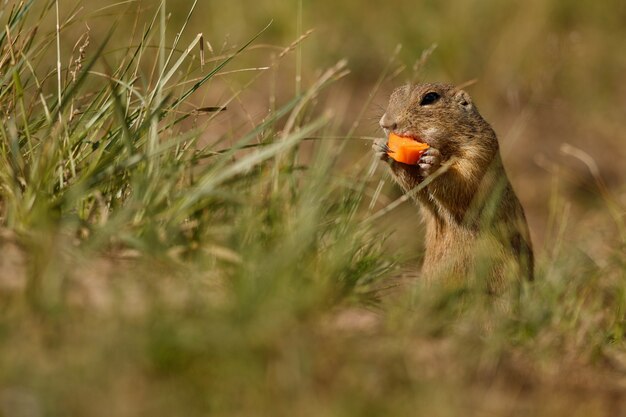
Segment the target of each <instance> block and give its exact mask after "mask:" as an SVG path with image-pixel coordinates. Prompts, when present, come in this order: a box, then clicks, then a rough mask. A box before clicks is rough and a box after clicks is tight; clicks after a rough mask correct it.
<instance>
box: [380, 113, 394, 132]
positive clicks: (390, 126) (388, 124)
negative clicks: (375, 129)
mask: <svg viewBox="0 0 626 417" xmlns="http://www.w3.org/2000/svg"><path fill="white" fill-rule="evenodd" d="M378 123H379V124H380V127H382V128H383V129H384V130H396V129H397V127H398V123H396V122H394V121H392V120H389V119H388V118H387V113H385V114H383V117H381V118H380V122H378Z"/></svg>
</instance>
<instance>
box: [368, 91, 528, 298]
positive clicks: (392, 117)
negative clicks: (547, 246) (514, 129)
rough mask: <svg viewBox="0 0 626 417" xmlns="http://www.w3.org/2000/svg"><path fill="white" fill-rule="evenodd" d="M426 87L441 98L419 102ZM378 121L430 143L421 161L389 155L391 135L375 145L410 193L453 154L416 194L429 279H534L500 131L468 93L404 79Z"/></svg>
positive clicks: (495, 284)
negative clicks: (406, 83) (445, 167)
mask: <svg viewBox="0 0 626 417" xmlns="http://www.w3.org/2000/svg"><path fill="white" fill-rule="evenodd" d="M428 93H436V94H437V95H438V96H439V98H438V99H436V100H435V101H434V102H432V103H430V104H424V105H422V104H421V103H422V100H423V98H424V97H425V96H426V95H427V94H428ZM431 97H432V96H431ZM380 124H381V126H382V127H383V129H384V130H385V132H386V133H387V134H388V133H389V131H394V132H395V133H397V134H400V135H408V136H413V137H414V138H416V140H419V141H422V142H426V143H427V144H428V145H430V149H429V150H428V151H427V152H426V153H425V154H424V155H423V156H422V159H421V160H420V162H419V164H418V165H416V166H412V165H406V164H402V163H398V162H395V161H393V160H392V159H391V158H388V156H387V154H386V152H385V150H386V149H385V147H386V139H385V140H382V141H377V143H376V144H375V145H374V147H375V150H376V151H378V152H379V155H380V156H381V159H384V160H386V161H388V162H389V164H390V167H391V171H392V173H393V176H394V178H395V179H396V181H397V182H398V183H399V185H400V186H401V187H402V188H403V189H404V190H405V192H408V191H410V190H412V189H413V188H415V187H416V186H417V185H418V184H420V183H421V182H422V181H423V180H424V179H425V178H427V177H428V176H429V175H433V174H435V175H437V174H436V172H437V169H439V168H440V167H441V164H442V163H444V164H445V163H446V162H447V161H448V162H449V163H450V161H451V163H450V165H449V167H448V170H447V171H445V172H444V173H443V174H441V175H440V176H438V177H435V178H434V179H433V180H432V182H431V183H430V184H428V185H427V186H426V187H425V188H424V189H422V190H421V191H420V192H419V193H417V194H416V196H415V199H416V200H417V201H418V202H419V203H420V205H421V207H422V213H423V217H424V219H425V222H426V254H425V258H424V265H423V267H422V274H423V275H424V276H425V277H426V278H427V279H440V278H442V277H445V279H451V280H454V281H463V280H465V279H469V278H476V279H480V280H481V282H485V284H486V286H487V288H488V290H489V291H494V292H499V291H501V290H502V289H504V288H506V287H508V285H507V284H508V283H510V282H511V281H512V277H524V278H526V279H529V280H532V279H533V251H532V246H531V241H530V235H529V232H528V226H527V223H526V218H525V216H524V210H523V208H522V206H521V204H520V202H519V200H518V198H517V196H516V195H515V192H514V191H513V188H512V187H511V184H510V182H509V180H508V178H507V176H506V172H505V170H504V167H503V165H502V160H501V158H500V152H499V146H498V139H497V137H496V134H495V133H494V131H493V129H492V128H491V126H489V124H488V123H487V122H486V121H485V120H484V119H483V118H482V117H481V115H480V113H479V112H478V109H477V108H476V106H475V105H474V104H473V103H472V100H471V98H470V97H469V95H468V94H467V93H466V92H465V91H463V90H458V89H456V88H455V87H454V86H451V85H445V84H422V85H417V86H404V87H401V88H399V89H397V90H395V91H394V92H393V94H392V95H391V99H390V101H389V106H388V108H387V111H386V113H385V114H384V115H383V117H382V118H381V121H380Z"/></svg>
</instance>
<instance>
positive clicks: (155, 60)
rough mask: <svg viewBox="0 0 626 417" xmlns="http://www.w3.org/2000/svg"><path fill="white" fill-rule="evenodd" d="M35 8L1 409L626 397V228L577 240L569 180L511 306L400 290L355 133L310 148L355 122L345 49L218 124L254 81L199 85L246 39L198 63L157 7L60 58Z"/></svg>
mask: <svg viewBox="0 0 626 417" xmlns="http://www.w3.org/2000/svg"><path fill="white" fill-rule="evenodd" d="M33 4H34V3H33V2H25V3H23V4H20V5H17V4H15V5H14V4H11V5H10V6H6V5H5V6H4V8H3V9H2V12H1V13H2V14H1V19H2V22H3V27H5V30H4V33H3V35H0V77H1V78H0V85H1V86H2V87H1V90H0V109H1V110H0V111H1V112H2V125H1V130H0V139H1V147H0V157H1V158H2V162H1V166H0V181H1V183H0V184H1V188H0V198H1V200H0V210H1V211H0V213H1V217H0V218H1V221H2V227H3V228H2V233H1V235H0V243H1V245H2V246H1V247H2V257H1V258H0V263H1V266H2V268H1V272H0V277H1V281H0V282H1V284H2V287H1V288H0V303H1V304H0V305H1V309H2V314H1V317H0V415H15V414H17V413H22V415H50V414H52V415H54V414H60V415H61V414H62V415H81V416H83V415H120V416H124V415H129V416H130V415H191V416H193V415H207V414H210V415H268V416H276V415H303V416H307V415H311V416H319V415H333V416H334V415H336V416H344V415H345V416H348V415H416V414H417V415H420V414H422V415H442V416H446V415H450V416H456V415H484V414H486V413H491V414H507V415H527V414H532V415H546V416H548V415H581V416H582V415H585V416H589V415H605V414H612V415H618V414H619V413H620V412H624V410H625V407H626V404H624V399H623V397H622V396H621V392H622V391H623V389H624V384H625V383H626V381H625V375H624V372H625V371H626V358H625V355H626V354H625V353H624V349H623V348H624V326H625V324H626V323H625V320H624V312H625V309H626V280H625V278H626V257H625V256H624V245H625V241H626V235H624V230H618V231H617V235H618V240H617V241H615V242H611V243H612V244H615V246H614V247H613V248H611V250H610V251H609V252H610V256H608V257H607V258H606V261H604V262H602V263H597V262H593V260H592V259H589V258H586V257H585V256H581V254H579V253H576V252H574V250H573V249H572V248H571V247H570V246H568V245H567V244H566V242H565V241H564V238H563V229H564V228H565V227H566V226H567V218H566V216H562V213H567V207H568V204H569V203H568V202H567V201H564V200H563V199H562V198H561V197H559V194H558V193H554V195H553V197H552V200H551V203H550V204H551V207H550V208H551V213H552V217H551V220H550V221H549V222H548V224H549V228H548V230H547V232H546V234H547V238H546V240H547V242H548V247H550V251H546V252H545V253H541V254H539V255H540V256H539V260H540V264H539V266H538V279H537V282H536V283H535V284H534V285H531V286H525V287H524V288H522V289H521V290H520V292H519V293H518V294H517V295H513V294H511V295H510V296H509V297H510V299H509V300H506V301H507V302H508V303H509V304H510V305H511V308H510V309H509V310H507V311H505V312H503V311H501V310H499V309H498V308H496V307H494V306H492V300H490V299H489V298H488V297H486V296H485V295H484V294H483V293H482V292H481V291H480V289H479V288H472V287H471V285H468V287H467V288H457V289H453V290H451V289H446V288H438V287H433V288H422V287H419V286H416V285H405V286H402V283H401V281H402V280H401V279H400V278H398V275H399V272H398V269H397V268H394V267H393V264H394V261H395V256H394V255H391V254H389V253H385V252H384V250H383V243H384V240H385V237H386V236H385V235H381V234H380V233H379V231H378V229H376V228H375V225H369V223H368V221H367V217H368V216H369V214H370V212H369V211H368V209H367V207H368V206H369V205H370V203H371V201H370V200H371V199H372V198H373V196H375V195H377V192H376V191H375V188H376V187H375V185H373V184H377V181H372V176H373V171H372V170H371V169H370V168H371V167H370V166H369V165H368V164H367V163H363V161H362V160H361V161H359V163H355V164H353V165H352V166H350V167H347V168H346V167H343V169H338V167H337V166H338V165H339V164H340V162H341V158H342V156H343V155H345V153H343V147H344V146H345V141H344V142H337V141H331V140H319V141H315V142H314V145H313V146H312V147H309V148H308V149H307V152H303V151H302V150H303V146H304V143H305V141H306V142H310V141H308V140H307V139H309V138H311V137H313V136H316V137H327V138H328V137H334V136H337V135H342V132H341V131H340V132H337V128H336V127H335V126H336V125H337V123H336V121H335V120H333V119H332V115H329V114H327V113H326V112H323V111H320V110H319V109H317V108H316V107H315V103H316V100H317V99H318V97H319V94H320V93H321V91H322V90H324V89H329V88H330V89H332V88H333V87H332V85H331V83H333V82H335V81H336V80H337V79H339V78H341V77H342V76H344V75H345V64H344V63H343V62H341V61H340V62H339V63H337V64H332V65H329V68H328V69H327V70H324V71H323V72H321V73H320V74H319V75H318V76H317V77H316V78H310V80H308V81H306V80H305V81H303V84H302V90H301V94H298V95H296V96H294V97H290V98H288V99H287V100H284V101H282V102H281V100H278V101H277V102H274V104H275V105H274V107H273V108H271V109H270V110H269V111H268V112H267V114H264V116H263V117H262V118H261V120H260V121H257V120H253V123H252V125H253V126H252V127H251V128H250V129H248V130H246V129H242V128H238V129H236V130H235V131H234V132H233V131H229V132H227V133H223V134H221V135H218V136H215V137H211V138H208V140H207V138H205V137H203V136H202V135H201V134H202V133H203V132H206V131H212V129H214V126H213V125H215V124H220V123H223V120H222V119H220V117H222V115H223V113H227V112H228V111H229V110H228V108H230V106H232V105H235V104H236V102H237V100H238V99H239V97H240V96H241V94H243V93H244V90H245V89H249V88H253V87H252V86H254V84H253V83H252V82H253V81H254V80H255V79H256V76H255V75H252V76H250V78H249V79H248V82H249V83H250V84H248V82H246V83H245V84H244V86H243V87H241V88H239V89H238V88H234V89H233V91H231V94H230V95H228V96H227V97H226V96H223V97H225V99H224V100H223V101H220V102H218V103H214V105H212V106H210V107H209V106H202V108H198V106H197V105H196V104H195V103H193V102H192V101H191V99H192V97H193V96H192V94H193V93H194V92H196V91H203V90H204V89H207V88H211V87H212V85H211V82H212V81H213V78H214V77H217V76H222V75H223V74H221V72H223V71H225V70H226V68H227V67H226V65H232V64H233V63H236V62H238V60H239V59H241V58H242V56H243V54H246V53H247V50H246V45H248V43H247V42H248V41H240V42H238V44H239V45H242V46H241V47H239V48H237V49H235V50H234V51H233V52H232V53H230V52H229V53H226V54H224V55H225V56H223V57H220V58H219V59H215V60H212V61H209V60H208V59H207V62H206V63H204V65H202V64H201V62H200V61H201V57H200V54H199V48H200V47H199V45H200V43H202V42H203V41H204V39H202V38H200V37H194V36H191V37H190V39H189V40H183V39H185V36H182V37H180V38H178V37H173V36H169V35H168V34H171V33H177V32H179V31H181V32H182V33H183V34H184V33H185V32H184V30H183V29H185V28H184V26H185V25H186V24H187V23H188V20H187V19H191V17H189V18H185V19H183V20H182V21H181V22H180V25H179V26H177V27H171V26H168V25H172V24H173V23H171V22H169V23H167V22H168V15H167V13H166V11H165V10H163V9H161V10H156V12H155V13H154V15H148V16H145V22H144V21H140V22H141V24H140V25H137V28H140V29H138V30H137V36H136V37H135V38H134V39H133V41H132V42H131V44H132V45H130V47H129V48H128V49H127V52H126V53H119V52H117V53H115V54H109V53H107V52H106V51H107V50H108V47H107V37H106V36H104V35H97V34H96V35H93V34H89V33H87V32H86V34H85V35H84V36H83V37H82V38H80V39H79V41H80V42H77V43H76V47H75V48H74V50H73V54H72V59H71V60H68V58H67V57H65V58H64V60H63V61H59V62H58V63H57V62H53V61H49V57H50V56H51V54H50V52H51V51H54V50H56V48H57V41H58V37H57V34H56V33H54V32H50V33H47V32H45V31H44V30H41V29H43V27H42V28H41V29H40V30H38V31H37V32H35V31H33V29H34V28H36V27H38V25H39V24H40V23H41V22H43V21H44V20H50V19H51V18H53V20H55V19H56V9H55V6H56V3H55V2H54V1H51V2H48V3H47V4H46V7H43V8H42V9H41V10H42V12H41V13H42V15H41V16H38V15H37V14H36V13H34V12H33V11H29V8H30V7H31V6H33ZM40 6H41V5H40ZM69 15H70V16H71V15H72V14H71V13H70V14H69ZM60 16H61V21H60V23H61V27H62V28H64V27H71V26H72V25H71V24H70V23H71V20H72V19H73V18H71V19H70V21H63V20H62V19H63V16H68V14H66V13H61V14H60ZM190 16H193V14H191V15H190ZM144 23H145V24H144ZM264 25H265V24H260V25H259V27H258V28H256V29H255V30H251V31H250V34H249V39H248V40H249V41H250V42H251V44H250V45H251V46H252V45H254V44H255V43H256V42H258V41H259V39H261V38H263V36H264V32H262V31H261V30H262V29H263V26H264ZM166 27H167V30H165V28H166ZM257 31H261V32H259V35H257V36H258V37H257V36H255V35H254V32H257ZM294 46H295V47H297V45H294ZM292 49H293V48H292ZM205 53H206V51H205ZM292 53H293V51H292V50H290V51H287V50H285V54H283V56H282V57H280V55H277V59H278V60H277V61H274V63H273V65H280V59H285V57H290V56H291V55H290V54H292ZM207 55H208V54H207ZM68 61H69V62H70V63H69V65H68V64H67V62H68ZM57 64H58V66H57ZM58 67H60V68H61V71H60V72H58V71H57V68H58ZM278 81H281V80H280V79H279V80H278ZM268 102H269V103H271V102H272V101H271V100H268ZM367 104H368V103H365V105H367ZM223 107H226V108H227V110H224V111H222V109H223ZM356 113H357V114H362V113H361V112H358V111H357V112H356ZM353 114H354V113H353ZM341 122H345V121H341ZM349 124H352V125H354V121H353V120H350V121H349ZM218 127H219V126H218ZM344 135H345V134H344ZM347 139H349V138H347ZM205 142H206V143H205ZM307 145H308V144H307ZM304 161H307V162H306V163H304ZM603 204H604V205H609V206H610V208H612V210H613V213H616V214H615V219H616V223H617V224H620V220H619V219H620V216H621V214H620V213H623V208H621V207H620V206H619V202H614V201H611V200H610V199H609V198H607V201H606V202H604V203H603ZM620 245H621V246H620ZM383 278H384V279H383ZM396 286H397V287H398V288H399V290H398V291H395V292H394V291H393V287H396ZM386 287H392V288H391V290H389V289H386ZM388 292H391V294H388ZM385 294H387V295H385Z"/></svg>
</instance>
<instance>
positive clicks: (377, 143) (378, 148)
mask: <svg viewBox="0 0 626 417" xmlns="http://www.w3.org/2000/svg"><path fill="white" fill-rule="evenodd" d="M372 150H373V151H374V154H375V155H376V157H377V158H378V159H380V160H381V161H385V162H388V161H389V159H390V158H389V155H387V152H389V147H388V146H387V138H379V139H376V140H374V143H373V144H372Z"/></svg>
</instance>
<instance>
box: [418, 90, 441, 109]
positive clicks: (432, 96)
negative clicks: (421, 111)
mask: <svg viewBox="0 0 626 417" xmlns="http://www.w3.org/2000/svg"><path fill="white" fill-rule="evenodd" d="M439 97H441V96H440V95H439V94H437V93H435V92H434V91H431V92H430V93H427V94H426V95H425V96H424V97H423V98H422V101H420V106H427V105H429V104H433V103H434V102H435V101H437V100H438V99H439Z"/></svg>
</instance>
